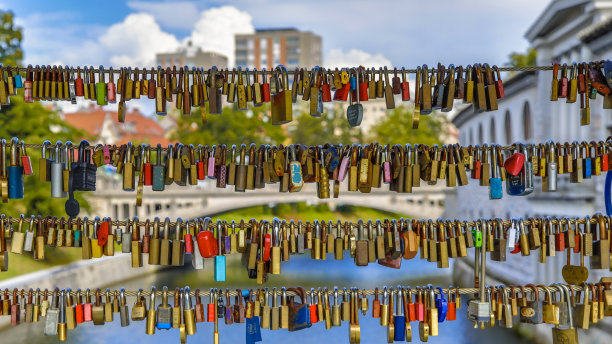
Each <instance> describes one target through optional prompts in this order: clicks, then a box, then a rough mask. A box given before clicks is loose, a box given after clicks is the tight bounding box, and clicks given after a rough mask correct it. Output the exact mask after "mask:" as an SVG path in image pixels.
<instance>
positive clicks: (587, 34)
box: [578, 17, 612, 43]
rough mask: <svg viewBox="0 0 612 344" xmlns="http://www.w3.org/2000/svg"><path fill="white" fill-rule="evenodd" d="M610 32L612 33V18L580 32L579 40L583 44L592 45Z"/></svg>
mask: <svg viewBox="0 0 612 344" xmlns="http://www.w3.org/2000/svg"><path fill="white" fill-rule="evenodd" d="M610 31H612V17H610V18H607V19H604V20H602V21H600V22H599V23H595V24H593V25H590V26H589V27H587V28H585V29H584V30H582V31H580V32H579V33H578V38H580V40H581V41H582V42H583V43H591V42H593V41H594V40H596V39H597V38H599V37H601V36H603V35H605V34H606V33H608V32H610Z"/></svg>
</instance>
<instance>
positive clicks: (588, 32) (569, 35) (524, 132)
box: [445, 0, 612, 343]
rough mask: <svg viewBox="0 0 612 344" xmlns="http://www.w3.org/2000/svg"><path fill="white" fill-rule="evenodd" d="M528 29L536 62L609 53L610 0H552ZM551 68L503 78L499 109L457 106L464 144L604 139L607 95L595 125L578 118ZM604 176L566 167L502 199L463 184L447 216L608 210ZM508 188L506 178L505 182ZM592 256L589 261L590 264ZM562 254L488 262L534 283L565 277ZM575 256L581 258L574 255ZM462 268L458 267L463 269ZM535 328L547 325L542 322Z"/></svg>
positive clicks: (507, 278) (597, 336)
mask: <svg viewBox="0 0 612 344" xmlns="http://www.w3.org/2000/svg"><path fill="white" fill-rule="evenodd" d="M525 37H526V38H527V40H528V41H529V43H530V46H531V48H534V49H536V50H537V65H544V66H546V65H551V64H552V63H553V61H558V62H559V63H561V64H563V63H567V64H568V65H571V64H572V63H573V62H574V61H576V62H578V61H595V60H601V59H605V58H609V57H610V56H611V55H612V1H605V0H555V1H552V2H551V3H550V4H549V5H548V6H547V7H546V9H545V10H544V11H543V12H542V13H541V14H540V15H539V16H538V18H537V19H536V21H535V22H534V23H533V24H532V25H531V26H530V27H529V28H528V29H527V32H526V34H525ZM551 80H552V75H551V72H549V71H547V72H539V73H534V72H523V73H518V74H515V75H513V76H512V77H510V78H508V79H507V80H505V82H504V86H505V87H504V88H505V98H504V99H503V100H500V101H499V109H498V111H493V112H481V113H475V112H474V111H473V110H472V107H471V106H468V107H466V108H464V109H463V110H462V111H459V112H458V114H457V115H456V116H455V117H454V118H453V120H452V121H453V124H454V125H455V126H456V127H457V128H458V129H459V141H460V143H461V145H464V146H465V145H475V144H482V143H487V142H496V143H500V144H511V143H513V142H517V141H521V142H536V143H537V142H545V141H546V140H548V139H552V140H554V141H556V142H566V141H569V142H572V141H576V140H577V141H579V142H581V141H588V142H590V141H593V140H596V141H599V140H605V139H606V137H608V136H609V135H610V128H611V125H612V119H611V118H610V116H609V114H610V112H609V110H603V108H602V106H603V101H602V99H603V97H601V96H598V97H597V100H596V101H593V100H591V102H590V107H591V110H590V111H591V125H588V126H580V118H579V116H580V110H579V103H580V102H579V101H577V102H576V103H572V104H567V103H566V102H565V99H559V100H558V101H556V102H553V101H550V88H551ZM604 183H605V178H604V176H603V175H602V176H599V177H593V178H591V179H585V180H584V182H583V183H582V184H570V182H569V175H568V174H563V175H559V176H558V191H557V192H554V193H553V192H550V193H547V192H541V178H539V177H535V178H534V187H535V188H534V189H535V190H534V192H533V193H532V194H530V195H529V196H525V197H515V196H509V195H507V194H506V193H505V190H504V198H503V199H501V200H495V201H491V200H489V195H488V188H484V187H480V186H478V182H477V181H474V180H471V182H470V185H468V186H464V187H459V188H457V189H456V190H455V191H453V192H451V193H449V195H448V196H447V199H446V214H445V215H446V217H448V218H462V219H467V220H473V219H477V218H479V217H485V218H495V217H501V218H504V219H507V218H510V217H519V216H521V217H529V216H558V217H577V216H585V215H589V214H593V213H595V212H603V213H605V205H604V199H603V190H604ZM504 188H505V186H504ZM588 258H589V257H586V259H585V265H586V266H587V267H588V266H589V259H588ZM566 259H567V257H566V255H565V254H557V255H556V257H548V259H547V264H540V263H538V252H537V251H532V253H531V256H529V257H522V256H521V255H520V254H517V255H513V254H508V255H507V262H504V263H498V262H487V275H488V276H490V277H492V278H495V279H497V280H499V281H504V282H505V283H516V284H523V285H524V284H525V283H528V281H530V282H533V283H535V284H549V283H556V282H562V281H563V277H562V274H561V270H562V268H563V266H564V265H566V263H567V260H566ZM472 260H473V259H468V260H463V261H457V262H456V263H455V269H457V270H458V271H455V275H460V274H461V272H468V271H471V270H472V269H473V268H472V267H470V266H469V264H470V261H472ZM574 264H577V262H574ZM459 270H461V271H459ZM609 274H610V272H609V271H605V270H590V276H589V281H598V280H599V278H600V277H601V276H602V275H609ZM609 326H610V323H609V322H608V323H606V324H604V325H600V326H599V327H596V328H593V329H591V330H589V332H588V333H584V337H583V336H582V334H581V340H580V341H581V342H582V343H603V342H609V341H610V340H611V334H610V333H611V332H610V330H609ZM535 331H537V332H538V333H537V336H538V337H540V338H542V337H541V335H546V336H547V338H550V333H549V330H548V329H537V330H535Z"/></svg>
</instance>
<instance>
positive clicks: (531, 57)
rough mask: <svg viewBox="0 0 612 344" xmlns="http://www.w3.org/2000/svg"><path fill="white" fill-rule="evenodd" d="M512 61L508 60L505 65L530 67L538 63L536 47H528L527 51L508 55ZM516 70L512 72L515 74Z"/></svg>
mask: <svg viewBox="0 0 612 344" xmlns="http://www.w3.org/2000/svg"><path fill="white" fill-rule="evenodd" d="M508 58H509V59H510V61H508V62H506V63H505V65H506V66H509V67H529V66H535V65H536V58H537V51H536V50H535V49H527V52H526V53H524V54H523V53H517V52H512V53H510V55H508ZM514 73H516V72H510V74H511V75H512V74H514Z"/></svg>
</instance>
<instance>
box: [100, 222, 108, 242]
mask: <svg viewBox="0 0 612 344" xmlns="http://www.w3.org/2000/svg"><path fill="white" fill-rule="evenodd" d="M109 230H110V224H109V223H108V222H107V221H103V222H102V223H101V224H100V227H98V246H104V245H106V242H107V241H108V234H109Z"/></svg>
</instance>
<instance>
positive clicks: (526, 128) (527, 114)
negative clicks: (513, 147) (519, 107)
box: [523, 102, 533, 140]
mask: <svg viewBox="0 0 612 344" xmlns="http://www.w3.org/2000/svg"><path fill="white" fill-rule="evenodd" d="M523 136H524V138H525V140H530V139H532V138H533V128H532V124H531V109H530V108H529V102H525V104H524V105H523Z"/></svg>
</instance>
